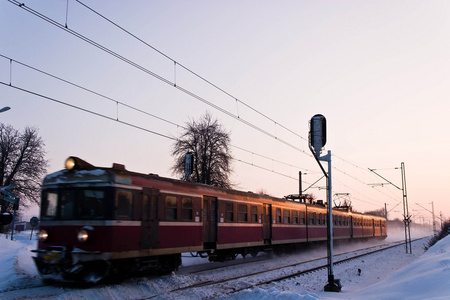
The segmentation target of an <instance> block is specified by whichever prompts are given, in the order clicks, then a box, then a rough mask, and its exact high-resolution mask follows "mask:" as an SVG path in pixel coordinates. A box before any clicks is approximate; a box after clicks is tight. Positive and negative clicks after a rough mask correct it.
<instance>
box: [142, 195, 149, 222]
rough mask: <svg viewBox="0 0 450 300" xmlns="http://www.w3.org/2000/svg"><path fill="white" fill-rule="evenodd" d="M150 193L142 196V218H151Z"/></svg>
mask: <svg viewBox="0 0 450 300" xmlns="http://www.w3.org/2000/svg"><path fill="white" fill-rule="evenodd" d="M149 202H150V201H149V199H148V195H144V197H142V220H149V219H150V205H149V204H150V203H149Z"/></svg>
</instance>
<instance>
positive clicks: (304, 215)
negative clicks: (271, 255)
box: [34, 157, 386, 282]
mask: <svg viewBox="0 0 450 300" xmlns="http://www.w3.org/2000/svg"><path fill="white" fill-rule="evenodd" d="M326 214H327V208H326V205H324V204H323V203H321V202H318V203H315V202H307V201H304V200H302V199H300V198H292V197H286V198H282V199H280V198H275V197H270V196H266V195H260V194H254V193H251V192H242V191H236V190H231V189H221V188H216V187H212V186H208V185H204V184H197V183H192V182H185V181H180V180H175V179H170V178H164V177H160V176H158V175H154V174H140V173H135V172H130V171H128V170H126V169H125V167H124V166H123V165H120V164H113V167H112V168H101V167H95V166H93V165H90V164H89V163H87V162H85V161H83V160H81V159H79V158H76V157H70V158H69V159H68V160H67V162H66V169H65V170H62V171H59V172H56V173H53V174H49V175H47V176H46V178H45V179H44V181H43V184H42V205H41V224H40V231H39V234H38V237H39V243H38V249H36V250H34V252H36V253H37V256H36V257H34V260H35V263H36V266H37V267H38V270H39V272H40V273H41V275H42V276H43V277H44V278H57V279H61V280H81V281H89V282H97V281H99V280H101V279H103V278H105V277H108V276H110V275H114V274H125V273H133V272H138V271H142V270H152V271H157V272H169V271H172V270H174V269H176V268H177V267H178V266H179V265H180V264H181V253H185V252H191V253H197V254H200V255H201V256H208V257H209V260H211V261H225V260H228V259H234V258H235V257H236V255H238V254H241V255H243V256H245V255H247V254H252V255H255V254H257V253H258V252H259V251H266V250H273V249H275V250H276V249H285V248H286V247H295V246H298V245H304V244H305V243H310V242H318V241H325V240H326V239H327V230H326V228H327V224H326V222H327V221H326V220H327V215H326ZM333 219H334V230H333V236H334V238H335V239H348V240H350V239H358V238H368V237H379V238H384V237H386V226H385V225H386V222H385V219H384V218H380V217H373V216H365V215H362V214H352V213H351V212H349V211H345V210H338V209H334V210H333Z"/></svg>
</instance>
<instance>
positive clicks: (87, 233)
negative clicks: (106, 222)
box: [77, 226, 94, 243]
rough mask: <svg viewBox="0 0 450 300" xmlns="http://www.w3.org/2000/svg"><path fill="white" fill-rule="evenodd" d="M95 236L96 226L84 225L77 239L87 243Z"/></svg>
mask: <svg viewBox="0 0 450 300" xmlns="http://www.w3.org/2000/svg"><path fill="white" fill-rule="evenodd" d="M93 238H94V227H92V226H84V227H83V228H81V229H80V231H78V235H77V239H78V241H79V242H80V243H86V242H87V241H88V240H92V239H93Z"/></svg>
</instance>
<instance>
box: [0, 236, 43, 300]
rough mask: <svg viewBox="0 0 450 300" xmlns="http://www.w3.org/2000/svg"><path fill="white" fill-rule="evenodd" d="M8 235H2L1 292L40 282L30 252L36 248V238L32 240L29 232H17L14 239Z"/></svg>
mask: <svg viewBox="0 0 450 300" xmlns="http://www.w3.org/2000/svg"><path fill="white" fill-rule="evenodd" d="M7 237H8V239H6V236H5V235H0V293H1V292H3V291H6V290H10V289H13V288H19V287H26V286H29V285H30V284H32V283H34V284H38V283H39V282H40V278H39V276H38V272H37V270H36V267H35V266H34V262H33V259H32V258H31V252H30V251H31V250H32V249H36V240H30V233H29V232H28V234H26V233H24V234H16V235H15V236H14V240H13V241H11V240H10V236H7ZM0 298H1V296H0Z"/></svg>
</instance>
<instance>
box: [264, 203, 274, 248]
mask: <svg viewBox="0 0 450 300" xmlns="http://www.w3.org/2000/svg"><path fill="white" fill-rule="evenodd" d="M262 222H263V239H264V241H265V242H266V241H270V240H271V239H272V204H265V203H264V204H263V217H262Z"/></svg>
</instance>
